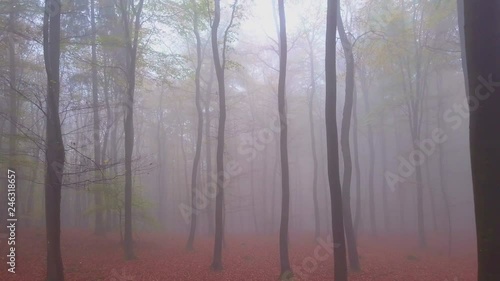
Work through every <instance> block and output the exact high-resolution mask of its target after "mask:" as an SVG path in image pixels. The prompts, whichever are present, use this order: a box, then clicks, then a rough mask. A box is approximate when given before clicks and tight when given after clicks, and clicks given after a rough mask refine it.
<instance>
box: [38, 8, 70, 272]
mask: <svg viewBox="0 0 500 281" xmlns="http://www.w3.org/2000/svg"><path fill="white" fill-rule="evenodd" d="M60 8H61V7H60V6H59V2H57V1H53V0H45V14H44V17H43V56H44V61H45V72H46V73H47V102H46V110H45V114H46V118H47V120H46V131H45V138H46V147H45V163H46V172H45V225H46V226H45V229H46V232H47V280H49V281H63V280H64V272H63V262H62V256H61V188H62V183H63V171H64V160H65V159H64V157H65V152H64V143H63V139H62V133H61V120H60V117H59V95H60V87H61V85H60V83H59V82H60V77H59V76H60V73H59V66H60V56H61V47H60V45H61V12H60V11H61V10H60Z"/></svg>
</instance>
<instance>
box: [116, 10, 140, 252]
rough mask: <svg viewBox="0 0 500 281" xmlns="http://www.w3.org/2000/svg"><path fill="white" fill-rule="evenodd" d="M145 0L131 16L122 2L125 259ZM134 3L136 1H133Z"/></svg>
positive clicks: (129, 242)
mask: <svg viewBox="0 0 500 281" xmlns="http://www.w3.org/2000/svg"><path fill="white" fill-rule="evenodd" d="M143 3H144V0H139V3H138V4H137V7H135V8H133V9H131V10H134V13H133V15H132V16H131V17H129V13H130V12H131V11H130V8H129V7H128V6H127V7H125V6H123V5H127V4H124V3H123V2H122V3H121V5H122V6H121V9H122V20H123V28H124V30H125V39H126V50H127V91H126V96H125V98H126V99H125V101H126V104H125V119H124V132H125V231H124V250H125V259H127V260H130V259H135V254H134V250H133V241H132V184H133V183H132V153H133V149H134V115H133V114H134V92H135V71H136V62H137V48H138V44H139V42H138V40H139V29H140V27H141V13H142V7H143ZM131 5H134V3H131ZM131 18H135V19H133V20H134V23H133V24H134V28H133V35H132V32H131V30H130V26H129V25H130V22H129V21H130V20H131Z"/></svg>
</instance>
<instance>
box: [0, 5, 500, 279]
mask: <svg viewBox="0 0 500 281" xmlns="http://www.w3.org/2000/svg"><path fill="white" fill-rule="evenodd" d="M283 2H284V1H282V0H280V1H276V0H273V1H260V0H254V1H250V0H234V1H225V0H223V1H215V2H214V1H205V0H198V1H197V0H136V1H128V0H99V1H97V0H63V1H61V2H58V1H56V0H47V2H46V3H45V6H44V3H42V2H41V1H26V0H11V1H7V0H3V1H2V2H1V3H0V89H1V91H0V100H1V102H0V167H1V169H2V177H1V179H2V182H1V183H0V186H1V187H2V188H1V190H2V196H1V200H2V203H1V204H0V205H1V206H2V208H3V206H6V203H7V201H6V200H7V196H6V194H5V192H4V191H5V190H6V188H5V186H6V185H7V181H6V178H5V177H4V172H3V171H6V170H7V168H10V169H14V170H15V171H16V174H17V186H18V187H17V197H16V198H17V202H16V204H17V205H16V207H17V217H18V220H19V221H18V230H17V233H18V235H23V232H24V233H29V232H30V231H37V230H38V229H43V228H44V227H45V226H46V225H47V228H48V230H47V233H46V236H47V239H48V240H49V241H52V242H53V243H55V242H57V243H59V239H60V237H59V227H60V228H62V229H63V231H62V233H63V234H62V235H63V236H64V233H65V230H67V231H73V232H71V233H74V232H75V231H76V232H78V233H87V232H88V233H90V232H92V233H93V234H94V235H97V236H98V237H101V236H102V237H106V236H107V237H117V239H119V241H122V242H120V243H121V244H116V245H115V247H116V248H117V249H118V250H119V249H120V247H121V246H120V245H122V246H123V248H124V249H125V257H126V259H135V258H137V259H141V258H142V257H144V255H145V254H144V253H143V254H142V255H139V256H138V255H137V254H136V249H134V248H136V246H138V247H139V248H140V247H141V246H140V243H141V241H143V240H144V239H145V238H142V239H141V235H146V234H150V233H153V234H158V233H159V234H162V235H163V234H165V235H170V236H175V237H182V238H179V240H178V242H176V243H180V244H183V245H181V246H184V245H185V247H186V249H187V250H190V251H196V250H197V248H198V246H197V244H198V243H201V244H202V243H213V240H211V239H212V238H213V237H214V235H215V237H216V239H215V248H214V253H215V254H214V258H213V261H212V268H213V269H216V270H222V260H221V258H222V257H221V256H222V255H223V254H222V253H223V252H224V251H226V250H225V249H226V247H227V248H231V245H232V244H231V243H230V242H228V243H226V237H227V239H229V240H228V241H231V240H230V239H231V238H230V237H241V236H242V235H251V236H250V237H262V236H266V237H267V236H273V237H278V232H280V244H279V246H280V254H281V259H280V260H281V263H280V267H281V278H288V277H287V276H288V274H289V272H291V271H292V267H293V265H292V267H291V266H290V262H289V261H288V247H291V248H292V250H293V247H294V246H293V243H294V242H293V241H296V240H294V239H309V240H313V241H314V239H316V240H317V239H318V238H320V237H327V236H328V235H331V234H332V213H333V214H334V217H333V221H334V224H335V223H336V222H337V223H338V222H340V221H343V222H342V225H343V226H342V228H339V227H338V225H337V228H336V227H335V225H334V226H333V230H334V231H335V230H337V234H335V233H333V234H334V239H340V238H339V237H340V236H342V240H343V239H344V235H343V233H344V230H343V229H344V228H345V238H346V240H347V242H346V243H347V251H348V260H349V265H350V267H351V269H352V270H354V271H357V270H359V269H362V268H363V260H364V255H363V254H361V255H362V258H361V259H358V257H357V256H358V253H357V252H358V250H357V247H358V246H357V245H356V240H359V239H361V240H362V239H373V240H370V242H369V243H375V244H376V243H377V242H376V241H377V239H381V240H380V241H382V240H383V239H386V238H388V237H404V239H403V241H405V243H406V245H412V247H415V248H420V249H428V250H436V249H437V250H438V251H439V253H440V255H442V256H444V257H447V258H450V259H451V258H452V257H453V256H454V255H455V257H457V255H459V254H457V252H458V253H460V252H461V250H463V249H464V247H469V246H471V245H472V246H474V245H475V243H476V242H475V234H476V229H475V218H474V201H473V189H472V188H471V186H472V174H471V164H470V163H471V159H470V152H469V137H468V136H469V112H468V111H469V108H468V107H469V104H468V101H467V99H466V90H465V89H466V88H465V85H466V83H465V82H466V81H464V72H463V60H462V52H461V50H462V46H461V43H460V42H461V39H460V38H461V34H460V33H461V30H460V28H459V26H460V25H459V24H458V23H459V19H458V16H457V15H459V14H460V13H457V1H455V0H440V1H427V0H415V1H414V0H411V1H408V0H399V1H395V0H394V1H393V0H391V1H386V0H383V1H382V0H370V1H340V3H339V5H340V6H339V7H336V5H338V4H336V2H337V1H291V0H290V1H285V3H283ZM284 5H286V7H285V6H284ZM334 6H335V7H334ZM327 11H328V12H329V14H328V15H329V17H327ZM285 17H286V20H285ZM327 19H328V20H327ZM59 21H60V22H59ZM285 23H286V25H287V26H286V29H285ZM332 26H333V30H334V31H333V33H332ZM335 30H338V32H337V33H335ZM328 34H330V35H328ZM331 34H333V37H332V35H331ZM325 35H327V36H325ZM328 36H330V37H328ZM325 46H330V48H326V49H325ZM332 46H333V47H332ZM59 52H60V53H59ZM280 54H281V55H280ZM285 54H286V55H285ZM325 54H326V64H325ZM335 56H336V60H335ZM332 57H333V59H334V60H333V64H331V62H332V60H330V61H329V58H330V59H331V58H332ZM59 65H60V66H59ZM329 65H330V66H331V65H333V66H335V65H336V74H335V73H333V75H332V72H331V71H335V69H332V68H331V67H330V68H329ZM325 70H326V71H325ZM329 71H330V72H329ZM335 77H336V79H335ZM481 77H483V76H481ZM479 80H480V79H479ZM483 80H484V81H485V82H484V83H488V82H487V81H490V82H491V81H492V80H491V77H490V78H488V77H487V76H484V77H483ZM483 80H480V81H483ZM493 81H495V80H494V79H493ZM332 83H333V84H332ZM481 83H483V82H481ZM484 83H483V85H485V86H486V88H487V87H488V86H487V84H484ZM490 84H491V83H490ZM332 85H333V86H332ZM335 85H336V86H335ZM495 85H496V84H495ZM332 87H333V88H332ZM335 87H336V90H335ZM487 89H489V88H487ZM335 91H336V95H335ZM47 93H49V94H47ZM325 93H326V94H325ZM332 93H333V94H334V95H330V96H329V94H332ZM328 98H330V100H328ZM332 99H334V100H332ZM335 99H336V102H335ZM325 103H326V106H327V107H328V108H329V110H330V111H329V110H327V111H326V112H325ZM278 109H279V110H280V111H278ZM57 113H58V114H57ZM325 116H326V118H331V119H329V120H328V122H327V121H325ZM332 120H333V121H332ZM332 122H333V123H336V124H337V126H338V128H335V127H333V126H332V125H331V124H332ZM59 124H60V126H59ZM285 124H286V126H285ZM327 124H330V125H329V126H327ZM328 128H330V129H328ZM337 132H338V146H337V139H336V138H337V136H336V135H335V141H336V142H333V140H334V139H333V137H334V135H333V134H334V133H335V134H337ZM327 133H328V137H327ZM280 137H281V139H280ZM61 141H62V142H61ZM284 145H285V146H284ZM286 146H287V147H286ZM280 149H281V151H280ZM334 150H335V151H337V152H338V153H339V155H337V157H336V158H335V157H334V156H335V155H334ZM327 156H328V157H327ZM284 157H286V158H284ZM329 157H333V158H329ZM61 160H62V161H61ZM335 161H336V162H335ZM335 163H337V164H335ZM332 167H333V168H332ZM332 169H336V171H337V173H339V174H338V175H335V174H332ZM288 170H289V171H288ZM217 175H224V176H223V177H221V176H219V177H218V176H217ZM329 176H330V184H331V185H334V183H335V179H336V180H338V189H337V193H334V191H335V189H331V186H330V185H329ZM4 179H5V180H4ZM4 185H5V186H4ZM340 188H342V192H340ZM222 190H223V193H222ZM335 196H337V197H335ZM59 197H60V199H59ZM339 198H341V199H339ZM335 199H336V200H337V204H335ZM59 200H60V207H59V205H58V202H59ZM331 200H334V201H331ZM342 201H343V202H342ZM332 202H333V205H332ZM339 203H340V204H339ZM342 203H343V204H342ZM288 205H289V206H288ZM342 205H343V206H342ZM332 206H333V209H334V211H333V212H332ZM59 208H60V209H59ZM288 208H289V209H288ZM342 210H343V212H342ZM339 211H340V212H339ZM59 214H60V221H59ZM335 214H337V217H335ZM6 215H7V214H6V213H5V212H4V210H2V213H1V220H2V221H5V220H6ZM339 220H340V221H339ZM59 224H60V225H59ZM2 231H3V230H2ZM338 231H340V236H339V234H338ZM288 234H289V235H288ZM113 235H115V236H113ZM304 235H308V236H307V237H308V238H303V237H304ZM312 235H314V236H312ZM288 236H290V239H291V241H292V242H289V241H288V240H289V238H288ZM360 237H361V238H360ZM357 238H358V239H357ZM51 239H55V240H51ZM63 239H64V238H63ZM206 239H209V241H210V242H198V241H205V240H206ZM248 239H250V240H251V238H248ZM146 240H147V239H146ZM132 241H134V242H132ZM181 241H182V242H181ZM335 241H337V240H335ZM338 241H340V240H338ZM362 241H364V240H362ZM384 241H386V240H384ZM393 241H395V240H393ZM138 243H139V244H138ZM433 243H434V244H433ZM49 244H50V243H49ZM226 244H227V245H226ZM341 244H342V245H345V244H344V243H341ZM388 244H390V239H389V241H388ZM202 245H204V244H202ZM430 245H431V246H430ZM360 247H361V246H360ZM48 248H51V245H49V246H48ZM62 248H63V249H62V251H63V252H64V245H63V246H62ZM341 248H344V250H345V248H346V247H345V246H342V247H341ZM362 248H363V247H361V250H360V251H361V252H363V250H362ZM203 249H205V248H203ZM223 249H224V250H223ZM205 250H207V249H205ZM273 250H275V251H278V244H276V249H273ZM221 251H222V252H221ZM58 252H59V253H58ZM208 252H209V253H211V249H210V251H208ZM210 255H211V254H210ZM284 255H286V259H285V256H284ZM64 256H65V255H64V254H63V257H62V259H61V254H60V249H56V248H53V249H52V251H51V250H49V254H48V263H49V264H50V263H51V262H54V263H53V266H52V267H51V266H50V265H49V266H48V267H47V276H48V277H47V278H48V279H47V280H63V278H64V277H63V276H62V264H63V261H64ZM51 257H52V258H51ZM403 258H404V257H403ZM19 259H20V260H21V259H22V257H19ZM344 259H345V255H344ZM338 261H339V259H338V258H337V256H336V257H335V262H336V267H335V270H336V271H335V275H336V276H337V278H338V279H335V280H345V279H343V278H344V277H345V278H347V277H346V276H344V277H342V274H340V273H339V272H337V270H338V268H340V267H341V265H338V263H337V262H338ZM207 262H208V261H207ZM20 263H21V262H20ZM287 263H288V264H287ZM292 264H293V262H292ZM202 266H205V267H206V268H208V267H209V264H208V263H207V264H203V265H202ZM339 266H340V267H339ZM470 266H471V267H472V268H474V266H475V265H474V264H473V263H472V264H471V265H470ZM224 270H226V268H225V267H224ZM276 271H279V270H278V269H276ZM337 274H340V275H337ZM75 276H76V275H75ZM136 276H138V275H136ZM9 277H10V276H9ZM453 277H454V276H451V275H450V276H449V277H447V278H450V280H452V278H453ZM207 278H208V277H207ZM238 278H239V277H238ZM272 278H277V277H276V276H271V277H269V280H272ZM296 278H297V279H298V280H302V279H300V278H302V277H300V276H297V275H296ZM330 278H331V277H330ZM264 279H265V277H264ZM264 279H261V278H254V279H252V278H249V279H238V280H264ZM2 280H5V279H2ZM7 280H10V279H8V278H7ZM13 280H14V279H13ZM16 280H17V279H16ZM19 280H28V279H19ZM32 280H37V279H32ZM71 280H72V279H71ZM75 280H78V279H75ZM87 280H88V279H87ZM96 280H108V279H96ZM112 280H114V279H112ZM117 280H121V279H117ZM123 280H129V279H123ZM131 280H153V279H148V278H146V277H144V278H140V277H136V279H131ZM154 280H157V279H154ZM158 280H174V279H168V278H166V277H165V279H158ZM175 280H178V279H175ZM179 280H180V279H179ZM182 280H194V279H182ZM197 280H202V279H197ZM203 280H205V279H203ZM206 280H209V279H206ZM221 280H222V279H221ZM224 280H236V279H224ZM266 280H267V279H266ZM315 280H316V279H315ZM317 280H327V279H317ZM329 280H331V279H329ZM370 280H372V279H370ZM373 280H389V279H373ZM391 280H392V279H391ZM398 280H402V279H398ZM405 280H406V279H405ZM408 280H410V279H408ZM419 280H422V279H419ZM426 280H434V279H431V278H430V279H426ZM436 280H438V279H436ZM440 280H441V279H440ZM457 280H462V279H457ZM463 280H471V279H463ZM483 280H493V279H483Z"/></svg>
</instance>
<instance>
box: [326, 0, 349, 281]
mask: <svg viewBox="0 0 500 281" xmlns="http://www.w3.org/2000/svg"><path fill="white" fill-rule="evenodd" d="M338 9H339V1H337V0H328V10H327V24H326V57H325V76H326V100H325V119H326V138H327V158H328V179H329V183H330V202H331V206H332V209H331V219H332V234H333V243H334V257H333V259H334V279H335V280H336V281H347V259H346V244H345V237H344V216H343V204H342V190H341V186H340V165H339V151H338V133H337V88H336V87H337V71H336V54H335V52H336V38H335V37H336V36H335V35H336V33H337V15H338Z"/></svg>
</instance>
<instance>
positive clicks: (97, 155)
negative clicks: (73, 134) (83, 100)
mask: <svg viewBox="0 0 500 281" xmlns="http://www.w3.org/2000/svg"><path fill="white" fill-rule="evenodd" d="M94 6H95V2H94V0H90V21H91V28H92V30H91V33H92V35H91V36H92V62H91V64H92V113H93V119H94V124H93V125H94V127H93V129H94V130H93V137H94V162H95V166H96V169H97V171H95V172H94V180H95V190H94V200H95V207H96V210H95V229H94V233H95V234H96V235H102V234H104V233H105V228H104V223H103V216H102V213H103V204H102V203H103V202H102V201H103V195H102V191H101V186H99V182H100V180H101V173H102V172H101V141H100V137H99V136H100V133H101V132H100V124H101V123H100V122H101V121H100V118H99V96H98V88H97V87H98V84H97V45H96V35H97V29H96V20H95V7H94Z"/></svg>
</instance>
